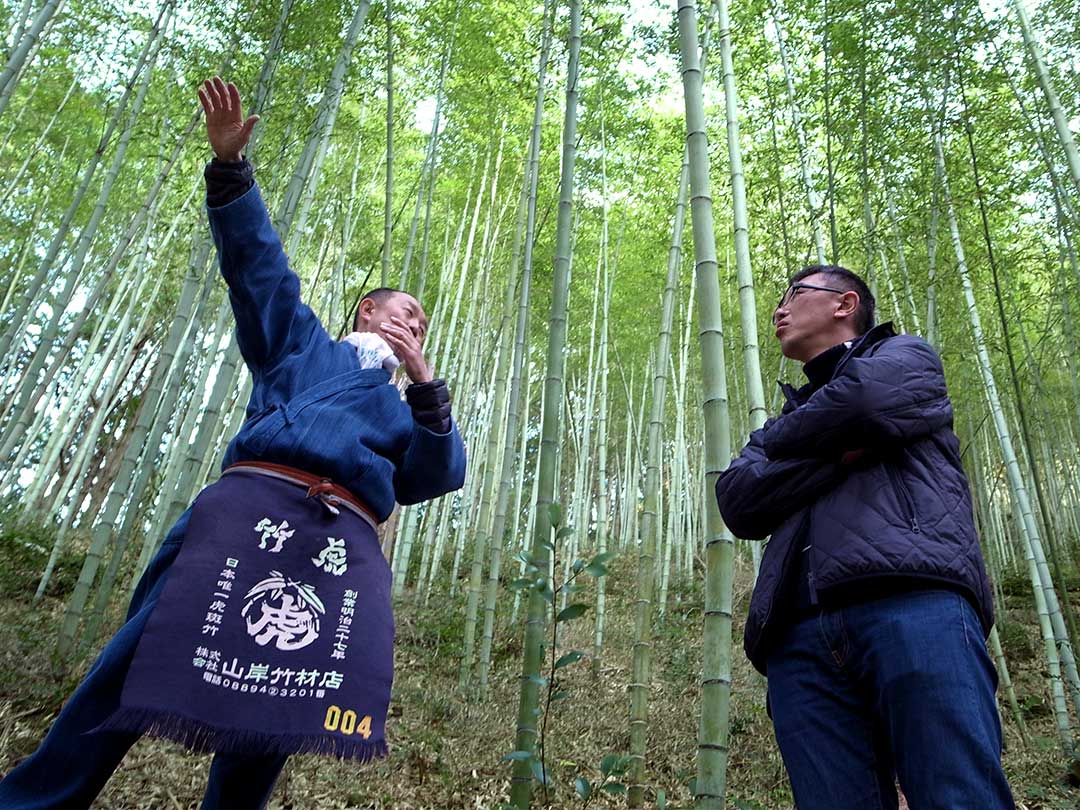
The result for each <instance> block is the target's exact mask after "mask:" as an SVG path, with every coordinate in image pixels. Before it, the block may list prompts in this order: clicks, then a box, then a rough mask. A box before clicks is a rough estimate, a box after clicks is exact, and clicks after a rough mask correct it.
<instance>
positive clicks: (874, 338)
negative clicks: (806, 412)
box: [776, 321, 896, 412]
mask: <svg viewBox="0 0 1080 810" xmlns="http://www.w3.org/2000/svg"><path fill="white" fill-rule="evenodd" d="M895 336H896V330H895V329H894V328H893V324H892V321H886V322H885V323H879V324H878V325H877V326H875V327H874V328H873V329H870V330H869V331H868V332H865V333H863V334H862V335H860V336H859V337H857V338H855V340H853V341H852V342H851V347H850V348H849V349H848V350H847V352H845V353H844V356H843V357H841V358H840V360H839V362H837V364H836V368H835V369H834V370H833V373H832V379H836V376H837V375H838V374H839V373H840V372H841V371H842V370H843V368H844V366H845V365H847V362H848V360H850V359H851V358H852V357H859V356H861V355H863V354H865V353H866V352H867V351H869V349H870V348H871V347H872V346H876V345H877V344H878V343H881V341H883V340H886V339H888V338H891V337H895ZM776 383H777V385H779V386H780V390H781V391H783V392H784V399H786V400H787V404H786V405H785V406H784V411H785V412H787V411H789V410H792V409H794V408H797V407H799V406H800V405H802V404H803V403H804V402H806V400H808V399H809V398H810V395H811V394H812V393H813V392H814V387H813V385H812V384H811V383H807V384H806V385H803V386H802V387H800V388H796V387H795V386H793V385H790V384H789V383H786V382H781V381H780V380H777V381H776Z"/></svg>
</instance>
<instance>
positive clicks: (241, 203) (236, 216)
mask: <svg viewBox="0 0 1080 810" xmlns="http://www.w3.org/2000/svg"><path fill="white" fill-rule="evenodd" d="M207 212H208V214H209V217H210V231H211V233H212V234H213V236H214V244H215V245H216V246H217V252H218V259H219V261H220V263H221V275H222V276H224V277H225V281H226V282H227V283H228V285H229V300H230V302H231V304H232V309H233V314H234V315H235V316H236V340H237V344H238V345H239V347H240V353H241V354H242V355H243V357H244V361H245V362H246V363H247V364H248V368H250V369H251V370H252V372H253V373H257V372H259V371H261V370H263V369H266V368H269V367H270V366H272V365H274V364H275V363H277V361H278V360H280V359H281V358H282V357H284V356H286V355H287V354H289V353H290V352H293V351H295V350H296V349H297V348H299V347H300V346H304V345H307V344H308V343H309V342H310V341H311V340H313V339H315V338H316V337H317V336H319V335H324V334H325V332H324V331H323V328H322V324H320V323H319V319H318V318H317V317H315V313H314V312H312V311H311V309H310V308H308V307H307V306H306V305H305V304H304V303H303V302H302V301H301V300H300V279H299V278H298V277H297V275H296V273H294V272H293V271H292V270H291V269H290V268H289V262H288V259H286V257H285V251H284V250H283V249H282V247H281V241H280V240H279V239H278V235H277V233H275V232H274V228H273V226H272V225H271V224H270V216H269V215H268V214H267V211H266V206H265V204H264V203H263V200H262V197H261V196H260V194H259V187H258V186H252V187H251V188H250V189H249V190H248V191H247V192H246V193H244V194H243V195H241V196H240V197H238V198H237V199H235V200H233V201H232V202H230V203H228V204H226V205H223V206H220V207H217V208H208V209H207Z"/></svg>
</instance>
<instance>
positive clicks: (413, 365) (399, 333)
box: [379, 316, 432, 383]
mask: <svg viewBox="0 0 1080 810" xmlns="http://www.w3.org/2000/svg"><path fill="white" fill-rule="evenodd" d="M390 321H391V322H390V323H382V324H380V325H379V330H380V331H381V332H382V337H383V339H384V340H385V341H386V342H387V343H388V344H390V348H391V349H393V350H394V354H395V355H397V359H398V360H400V361H401V364H402V365H403V366H405V373H406V374H408V375H409V379H410V380H412V381H413V382H414V383H425V382H431V380H432V376H431V369H430V368H428V364H427V360H425V359H424V350H423V344H422V342H421V340H420V338H419V337H417V336H416V335H415V334H413V331H412V329H410V328H409V325H408V324H407V323H405V321H403V320H402V319H401V318H398V317H396V316H391V318H390Z"/></svg>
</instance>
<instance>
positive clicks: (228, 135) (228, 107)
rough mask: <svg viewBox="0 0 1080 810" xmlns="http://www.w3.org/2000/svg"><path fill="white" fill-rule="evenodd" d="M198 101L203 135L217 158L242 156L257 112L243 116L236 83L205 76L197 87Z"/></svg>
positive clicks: (236, 158) (232, 158) (233, 160)
mask: <svg viewBox="0 0 1080 810" xmlns="http://www.w3.org/2000/svg"><path fill="white" fill-rule="evenodd" d="M199 103H200V104H202V108H203V111H204V112H205V113H206V137H207V140H209V141H210V148H211V149H213V150H214V154H215V155H217V158H218V160H224V161H228V162H236V161H238V160H242V159H243V152H244V147H245V146H247V144H248V141H249V140H251V130H252V129H253V128H254V127H255V123H256V122H257V121H258V120H259V116H257V115H252V116H249V117H248V118H247V120H245V119H244V114H243V112H242V111H241V107H240V91H239V90H237V89H236V85H235V84H233V83H232V82H228V83H225V82H224V81H222V79H221V77H220V76H215V77H214V78H212V79H207V80H206V81H205V82H203V83H202V86H201V87H200V88H199Z"/></svg>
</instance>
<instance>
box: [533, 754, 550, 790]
mask: <svg viewBox="0 0 1080 810" xmlns="http://www.w3.org/2000/svg"><path fill="white" fill-rule="evenodd" d="M529 765H530V766H531V767H532V774H533V778H534V779H536V781H537V782H539V783H540V784H541V785H544V786H545V787H548V788H550V787H551V775H550V773H549V772H548V771H547V769H545V768H544V763H543V762H541V761H540V760H539V759H536V758H535V757H534V758H533V759H532V760H531V761H530V762H529Z"/></svg>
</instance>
